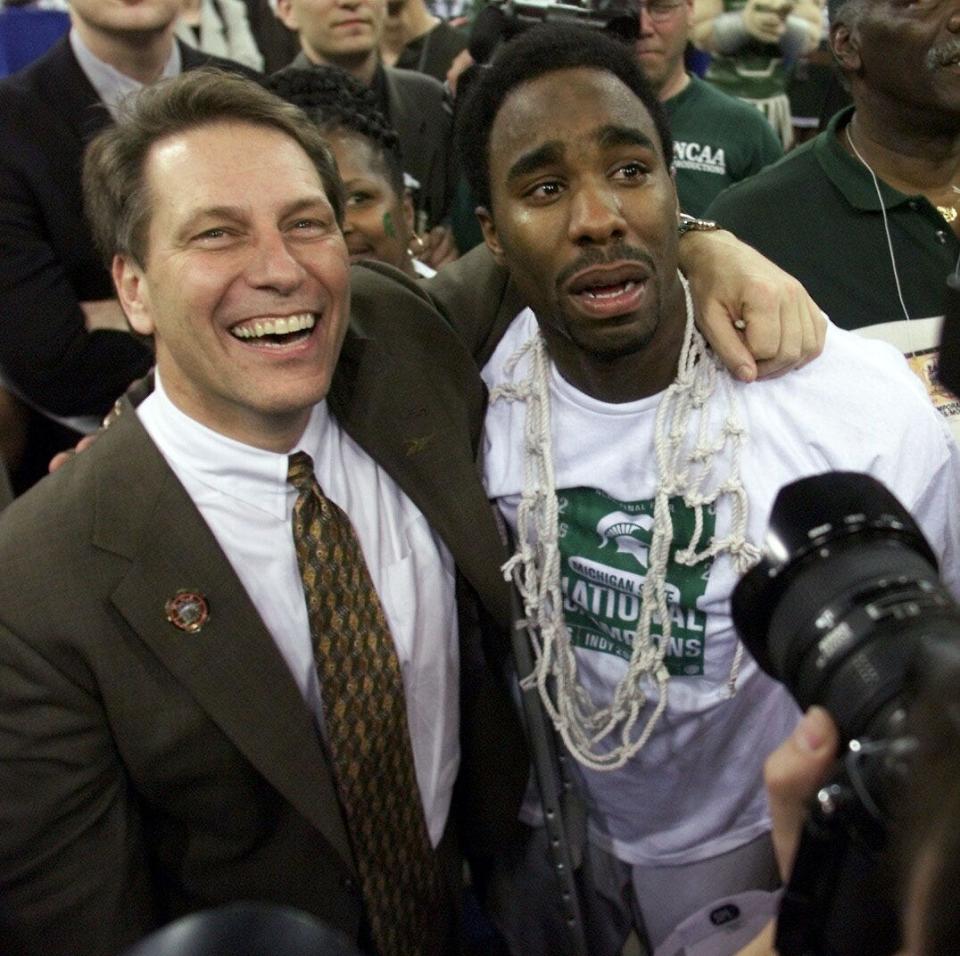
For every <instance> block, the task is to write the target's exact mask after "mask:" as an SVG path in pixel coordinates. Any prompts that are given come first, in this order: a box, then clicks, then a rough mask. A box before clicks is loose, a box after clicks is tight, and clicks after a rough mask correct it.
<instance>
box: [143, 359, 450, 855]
mask: <svg viewBox="0 0 960 956" xmlns="http://www.w3.org/2000/svg"><path fill="white" fill-rule="evenodd" d="M137 414H138V415H139V417H140V420H141V422H142V423H143V426H144V428H146V430H147V432H148V434H149V435H150V437H151V438H152V439H153V441H154V443H155V444H156V445H157V447H158V448H159V449H160V452H161V453H162V454H163V456H164V458H165V459H166V460H167V463H168V464H169V465H170V467H171V468H172V469H173V471H174V473H175V474H176V476H177V478H179V479H180V482H181V483H182V484H183V486H184V488H186V490H187V493H188V494H189V495H190V497H191V498H192V499H193V502H194V504H195V505H196V506H197V508H198V509H199V511H200V514H201V515H203V518H204V520H205V521H206V522H207V524H208V525H209V526H210V529H211V530H212V531H213V534H214V536H215V537H216V539H217V541H218V542H219V543H220V546H221V548H223V551H224V553H225V554H226V556H227V558H228V559H229V561H230V564H231V565H232V566H233V569H234V571H235V572H236V573H237V576H238V577H239V578H240V581H241V582H242V584H243V586H244V588H246V591H247V593H248V594H249V595H250V598H251V600H252V601H253V604H254V606H255V607H256V609H257V611H258V612H259V613H260V616H261V618H262V619H263V622H264V623H265V624H266V626H267V629H268V630H269V631H270V633H271V634H272V635H273V639H274V641H275V642H276V644H277V649H278V650H279V651H280V653H281V654H282V655H283V658H284V660H285V661H286V663H287V666H288V667H289V668H290V672H291V673H292V674H293V677H294V680H295V681H296V682H297V686H298V687H299V688H300V692H301V693H302V694H303V697H304V699H305V700H306V702H307V705H308V706H309V708H310V709H311V711H312V712H313V713H314V714H315V715H316V718H317V722H318V726H319V727H320V728H321V729H322V726H323V715H322V702H321V699H320V687H319V682H318V679H317V673H316V667H315V665H314V659H313V650H312V645H311V638H310V626H309V622H308V620H307V609H306V602H305V600H304V595H303V585H302V583H301V579H300V571H299V568H298V565H297V556H296V552H295V550H294V544H293V532H292V514H293V506H294V504H295V502H296V500H297V492H296V490H295V489H294V488H293V487H292V486H291V485H289V484H288V483H287V458H288V456H287V455H286V454H277V453H275V452H270V451H264V450H262V449H259V448H254V447H252V446H250V445H244V444H241V443H240V442H237V441H234V440H232V439H230V438H227V437H225V436H223V435H220V434H218V433H217V432H214V431H211V430H210V429H209V428H206V427H205V426H204V425H201V424H200V423H199V422H197V421H195V420H194V419H192V418H190V417H188V416H187V415H185V414H184V413H183V412H181V411H180V410H179V409H178V408H177V407H176V406H175V405H174V404H173V402H172V401H171V400H170V398H169V397H168V395H167V394H166V392H165V391H164V389H163V386H162V384H161V382H160V378H159V375H158V376H157V382H156V388H155V390H154V392H153V393H152V394H151V395H150V396H149V397H148V398H147V399H146V400H145V401H144V402H143V403H142V404H141V405H140V406H139V408H138V409H137ZM295 451H305V452H306V453H307V454H309V455H310V457H311V458H312V459H313V462H314V470H315V474H316V477H317V481H318V482H319V483H320V487H321V488H322V489H323V491H324V493H325V494H326V495H327V496H328V497H329V498H330V499H331V500H332V501H334V502H336V503H337V504H338V505H339V506H340V507H341V508H342V509H343V510H344V511H345V512H346V514H348V515H349V517H350V520H351V522H352V523H353V526H354V528H355V530H356V532H357V536H358V538H359V540H360V544H361V547H362V549H363V554H364V557H365V559H366V562H367V566H368V567H369V569H370V575H371V577H372V578H373V583H374V586H375V587H376V589H377V594H378V595H379V596H380V601H381V603H382V605H383V609H384V614H385V616H386V619H387V622H388V624H389V625H390V632H391V634H392V635H393V640H394V643H395V644H396V648H397V655H398V657H399V660H400V667H401V671H402V674H403V686H404V691H405V693H406V700H407V721H408V724H409V727H410V736H411V739H412V743H413V757H414V763H415V766H416V773H417V783H418V785H419V788H420V795H421V798H422V800H423V807H424V814H425V816H426V821H427V828H428V830H429V832H430V838H431V840H432V841H433V844H434V846H436V845H437V843H439V841H440V837H441V836H442V834H443V830H444V827H445V826H446V821H447V814H448V812H449V808H450V797H451V793H452V790H453V782H454V779H455V777H456V774H457V768H458V766H459V761H460V745H459V738H458V729H459V727H458V724H459V699H458V692H459V687H458V676H457V674H458V667H459V647H458V643H457V616H456V607H455V602H454V564H453V559H452V557H451V555H450V553H449V551H448V550H447V548H446V546H445V545H444V544H443V543H442V542H441V541H440V539H439V537H438V536H437V535H436V534H435V533H434V531H433V529H432V528H431V527H430V526H429V525H428V524H427V520H426V518H424V516H423V514H422V513H421V512H420V510H419V509H418V508H417V507H416V506H415V505H414V504H413V502H412V501H411V500H410V499H409V498H408V497H407V496H406V495H405V494H404V493H403V491H401V489H400V488H399V487H398V485H397V484H396V482H395V481H393V479H392V478H391V477H390V476H389V475H388V474H387V473H386V472H385V471H384V470H383V469H382V468H380V466H379V465H378V464H377V463H376V462H375V461H374V460H373V459H372V458H371V457H370V456H369V455H368V454H367V453H366V452H365V451H364V450H363V449H362V448H360V446H359V445H357V443H356V442H354V441H353V439H352V438H350V436H349V435H347V434H346V433H345V432H344V431H343V430H342V429H341V428H340V426H339V425H338V424H337V422H336V420H335V419H334V418H333V416H332V415H331V414H330V413H329V411H328V409H327V406H326V402H321V403H320V404H319V405H317V406H316V407H315V408H314V410H313V413H312V415H311V417H310V422H309V424H308V425H307V428H306V430H305V432H304V434H303V436H302V437H301V439H300V441H299V442H298V443H297V445H296V446H295V447H294V448H292V449H291V450H290V453H291V454H292V453H293V452H295Z"/></svg>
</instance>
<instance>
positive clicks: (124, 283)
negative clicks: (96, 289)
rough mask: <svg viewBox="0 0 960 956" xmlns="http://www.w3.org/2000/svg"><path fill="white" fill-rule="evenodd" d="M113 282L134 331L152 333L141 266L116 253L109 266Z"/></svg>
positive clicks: (144, 278) (145, 285)
mask: <svg viewBox="0 0 960 956" xmlns="http://www.w3.org/2000/svg"><path fill="white" fill-rule="evenodd" d="M110 272H111V274H112V275H113V284H114V286H115V288H116V290H117V298H118V299H119V300H120V308H121V309H123V311H124V314H125V315H126V317H127V321H128V322H129V323H130V327H131V328H132V329H133V331H134V332H137V333H139V334H140V335H153V332H154V324H153V315H152V309H151V307H150V290H149V288H148V286H147V280H146V276H145V275H144V273H143V268H142V267H141V266H140V265H138V264H137V263H136V262H134V260H133V259H132V258H131V257H130V256H129V255H120V254H117V255H115V256H114V257H113V263H112V264H111V267H110Z"/></svg>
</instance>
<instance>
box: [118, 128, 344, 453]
mask: <svg viewBox="0 0 960 956" xmlns="http://www.w3.org/2000/svg"><path fill="white" fill-rule="evenodd" d="M145 172H146V175H145V179H146V184H147V190H148V194H149V202H150V208H151V216H150V221H149V228H148V230H147V243H146V250H147V251H146V255H145V256H144V260H145V261H144V262H143V263H137V262H135V261H134V260H133V259H132V258H131V257H130V256H118V257H116V258H115V260H114V267H113V273H114V280H115V282H116V285H117V290H118V293H119V296H120V300H121V302H122V304H123V306H124V310H125V311H126V313H127V316H128V318H129V319H130V323H131V325H132V326H133V328H134V329H135V330H136V331H138V332H140V333H142V334H144V335H153V337H154V340H155V344H156V354H157V369H158V371H159V374H160V378H161V381H162V382H163V384H164V387H165V388H166V390H167V392H168V394H169V395H170V397H171V399H172V400H173V401H174V403H175V404H176V405H177V406H178V407H179V408H180V409H181V410H182V411H184V412H185V413H186V414H188V415H190V416H191V417H192V418H195V419H196V420H197V421H199V422H201V423H203V424H204V425H206V426H207V427H209V428H211V429H213V430H214V431H217V432H219V433H221V434H224V435H227V436H229V437H231V438H235V439H237V440H238V441H243V442H245V443H247V444H251V445H255V446H257V447H262V448H271V449H274V450H277V451H285V450H287V448H289V447H290V446H291V445H292V444H293V443H294V442H296V440H297V439H298V438H299V436H300V434H301V432H302V430H303V428H304V427H305V425H306V422H307V419H308V418H309V415H310V410H311V409H312V408H313V406H314V405H315V404H316V403H317V402H318V401H320V400H321V399H322V398H323V397H324V396H325V395H326V393H327V390H328V388H329V387H330V381H331V378H332V376H333V370H334V368H335V366H336V363H337V358H338V357H339V354H340V347H341V345H342V343H343V336H344V333H345V331H346V326H347V321H348V317H349V311H350V286H349V262H348V258H347V250H346V246H345V244H344V241H343V236H342V234H341V232H340V228H339V226H338V225H337V222H336V218H335V215H334V211H333V209H332V207H331V205H330V202H329V200H328V198H327V195H326V193H325V192H324V188H323V184H322V182H321V179H320V175H319V173H318V172H317V170H316V167H315V166H314V165H313V163H312V161H311V160H310V157H309V156H308V155H307V154H306V153H305V152H304V150H303V149H302V148H301V147H300V146H299V144H298V143H297V142H295V141H294V140H293V139H291V138H290V137H288V136H287V135H285V134H284V133H281V132H280V131H278V130H275V129H272V128H268V127H262V126H256V125H252V124H248V123H238V122H220V123H216V124H212V125H207V126H201V127H198V128H195V129H191V130H188V131H186V132H183V133H178V134H176V135H173V136H169V137H167V138H166V139H163V140H160V141H159V142H158V143H156V144H155V145H154V146H153V147H152V148H151V150H150V152H149V154H148V156H147V160H146V171H145Z"/></svg>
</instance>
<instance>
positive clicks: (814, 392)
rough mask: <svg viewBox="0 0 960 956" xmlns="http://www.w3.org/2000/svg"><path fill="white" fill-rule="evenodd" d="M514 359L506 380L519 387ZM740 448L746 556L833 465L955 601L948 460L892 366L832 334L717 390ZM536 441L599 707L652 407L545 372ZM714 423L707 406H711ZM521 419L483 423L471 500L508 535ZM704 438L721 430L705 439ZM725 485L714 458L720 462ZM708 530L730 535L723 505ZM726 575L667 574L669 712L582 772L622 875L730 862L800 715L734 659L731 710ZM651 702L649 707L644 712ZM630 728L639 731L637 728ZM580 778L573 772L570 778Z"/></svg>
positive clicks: (956, 486) (680, 528) (888, 357)
mask: <svg viewBox="0 0 960 956" xmlns="http://www.w3.org/2000/svg"><path fill="white" fill-rule="evenodd" d="M535 330H536V319H535V317H534V315H533V313H532V312H530V310H526V311H525V312H524V313H521V314H520V315H519V316H518V317H517V319H516V320H515V321H514V323H513V325H512V326H511V327H510V329H509V330H508V332H507V334H506V336H505V337H504V339H503V340H502V341H501V343H500V344H499V346H498V348H497V350H496V351H495V352H494V354H493V356H492V357H491V359H490V361H489V363H488V364H487V366H486V367H485V369H484V371H483V377H484V379H485V381H486V383H487V385H488V386H489V387H490V388H493V387H495V386H496V385H497V384H500V383H501V382H502V381H504V376H505V371H504V364H505V362H506V361H507V360H508V359H509V358H510V356H511V355H513V353H514V352H515V351H516V349H517V348H518V347H520V346H521V345H522V344H523V343H524V342H526V341H527V340H528V339H529V338H530V336H531V335H533V334H534V332H535ZM527 374H528V360H527V358H524V359H523V361H521V362H520V363H519V365H518V366H517V369H516V371H515V373H514V374H513V376H512V380H514V381H520V380H523V379H525V378H526V377H527ZM730 385H731V388H732V392H733V395H734V398H735V401H736V402H737V403H738V405H739V414H740V417H741V420H742V421H743V423H744V424H745V425H746V429H747V437H746V440H745V446H744V448H743V451H742V464H741V475H742V480H743V484H744V488H745V490H746V493H747V500H748V502H749V515H748V523H747V540H749V541H752V542H753V543H755V544H757V545H759V544H760V543H761V542H762V540H763V535H764V533H765V531H766V527H767V524H768V520H769V516H770V510H771V507H772V505H773V501H774V498H775V497H776V494H777V492H778V491H779V489H780V488H781V487H782V486H783V485H785V484H787V483H789V482H791V481H794V480H796V479H798V478H801V477H804V476H809V475H814V474H820V473H822V472H825V471H830V470H835V469H841V470H847V471H862V472H868V473H869V474H871V475H873V476H874V477H875V478H877V479H879V480H880V481H882V482H883V483H884V484H886V485H887V487H889V488H890V489H891V491H893V493H894V494H895V495H897V497H898V498H899V499H900V500H901V502H902V503H903V504H904V505H905V507H906V508H907V509H908V510H910V511H911V512H912V513H913V515H914V516H915V518H916V519H917V521H918V523H919V524H920V526H921V528H922V529H923V531H924V532H925V534H926V535H927V536H928V538H929V540H930V543H931V546H932V547H933V549H934V551H935V552H936V553H937V555H938V557H940V558H941V560H942V568H941V570H942V573H943V576H944V579H945V581H946V582H947V583H948V585H949V586H950V587H951V590H952V591H953V593H954V594H955V595H957V594H960V574H958V566H957V551H958V542H960V529H958V521H957V510H958V505H960V482H958V477H960V468H958V465H960V453H958V450H957V447H956V445H955V443H954V442H953V441H952V439H951V438H950V436H949V434H948V432H947V430H946V428H945V426H944V424H943V422H942V421H940V419H939V417H938V415H937V413H936V412H935V411H934V409H933V408H932V406H931V405H930V403H929V399H928V398H927V396H926V395H925V393H924V391H923V388H922V386H921V385H920V383H919V381H918V380H917V379H916V378H915V376H913V375H912V374H911V373H910V372H909V371H908V370H907V367H906V365H905V363H904V360H903V357H902V356H901V355H899V354H897V352H896V351H895V350H894V349H893V348H891V347H890V346H888V345H886V344H884V343H879V342H867V341H864V340H863V339H860V338H858V337H856V336H853V335H851V334H850V333H848V332H844V331H842V330H839V329H837V328H835V327H833V326H830V327H829V329H828V334H827V340H826V346H825V348H824V353H823V356H822V357H821V358H820V359H818V360H817V361H816V362H813V363H811V364H810V365H808V366H806V367H805V368H802V369H799V370H798V371H795V372H791V373H789V374H788V375H785V376H783V377H781V378H778V379H774V380H771V381H766V382H758V383H754V384H752V385H742V384H740V383H738V382H735V381H732V380H731V381H730ZM550 399H551V406H552V407H551V431H552V441H553V455H554V468H555V474H556V487H557V489H558V501H559V506H560V518H559V521H560V534H561V555H562V571H561V575H562V579H563V586H564V593H565V620H566V623H567V626H568V628H570V630H571V635H572V637H573V640H574V644H575V645H576V646H577V648H578V650H577V660H578V669H579V674H580V680H581V682H582V684H583V685H584V686H585V687H586V688H587V689H588V691H589V692H590V693H591V694H592V695H593V697H594V700H595V701H597V702H606V701H608V700H609V699H610V693H611V688H612V687H613V685H614V684H615V683H616V682H618V681H619V680H620V678H621V677H622V676H623V674H624V673H625V671H626V667H627V662H626V659H627V658H628V657H629V653H630V647H631V644H632V638H633V633H632V630H631V629H632V628H635V627H636V621H637V618H638V615H639V597H638V595H639V590H640V585H641V583H642V581H643V576H644V574H645V570H646V563H647V545H648V544H649V541H650V537H651V530H650V529H651V527H652V515H653V498H654V495H655V490H656V483H657V473H656V461H655V455H654V420H655V416H656V411H657V406H658V404H659V401H660V396H659V395H654V396H651V397H649V398H645V399H641V400H639V401H635V402H629V403H625V404H619V405H612V404H606V403H604V402H600V401H596V400H595V399H593V398H591V397H589V396H587V395H585V394H583V393H582V392H579V391H578V390H576V389H575V388H573V387H572V386H571V385H570V384H569V383H567V382H566V381H564V380H563V379H562V378H561V377H560V376H559V374H558V373H557V372H556V369H552V376H551V383H550ZM709 411H710V413H711V415H712V416H713V417H715V418H718V417H719V415H720V413H721V411H722V409H721V408H719V407H718V403H717V402H713V403H712V404H711V405H710V409H709ZM524 419H525V406H524V405H523V403H521V402H511V401H506V400H500V401H497V402H496V403H494V404H492V405H491V407H490V409H489V411H488V413H487V419H486V449H485V464H484V468H485V480H486V485H487V491H488V493H489V495H490V497H491V498H493V499H495V500H496V501H497V503H498V505H499V507H500V508H501V510H502V512H503V514H504V516H505V518H506V520H507V522H508V523H509V524H510V525H511V527H513V528H515V523H516V509H517V505H518V503H519V496H520V491H521V489H522V485H523V447H524V439H523V429H524ZM714 434H719V432H718V431H715V432H714ZM718 467H719V468H720V473H721V474H726V473H727V471H728V469H729V462H728V461H726V460H723V461H720V462H719V463H718ZM672 518H673V521H674V528H675V533H674V541H675V542H680V543H681V544H682V543H686V541H687V540H688V539H689V533H690V530H691V529H692V516H691V514H690V511H689V509H686V508H685V506H682V503H681V502H675V508H674V510H673V512H672ZM705 520H706V523H707V525H708V534H707V535H705V536H704V539H703V540H708V539H709V538H710V537H712V536H713V533H711V532H710V529H709V525H710V524H711V523H714V522H715V533H716V534H720V535H724V534H726V533H727V532H728V530H729V527H730V520H731V514H730V506H729V503H723V502H722V503H721V504H720V505H719V506H718V508H717V509H716V514H715V515H714V514H711V513H707V514H706V516H705ZM737 580H738V575H737V574H736V571H735V569H734V567H733V563H732V561H731V560H730V558H729V557H728V556H726V555H723V556H721V557H719V558H717V559H716V560H714V561H713V562H712V567H711V566H709V564H700V565H697V566H696V567H694V568H691V569H679V568H678V567H677V566H676V565H675V564H673V562H672V561H671V563H670V567H669V568H668V573H667V581H668V592H669V593H670V594H671V595H673V596H674V597H676V596H677V595H679V601H677V602H676V605H675V611H674V614H673V621H672V629H673V636H672V639H671V647H670V649H669V651H668V654H667V658H666V663H667V665H668V667H669V668H670V670H671V674H672V677H671V680H670V682H669V685H668V705H667V709H666V711H665V713H664V714H663V716H662V717H661V718H660V722H659V724H658V725H657V729H656V730H655V731H654V734H653V736H652V737H651V739H650V740H649V741H648V742H647V744H646V746H645V747H644V748H643V749H642V750H641V751H640V752H639V753H638V754H637V755H636V756H635V757H634V758H633V759H632V760H630V761H629V762H628V763H627V765H626V766H624V767H623V768H622V769H620V770H613V771H590V770H586V769H584V768H582V767H580V768H579V769H580V772H581V774H582V777H583V783H584V793H585V796H586V799H587V807H588V819H589V823H590V834H591V838H592V839H593V840H594V841H595V842H596V843H598V844H599V845H601V846H602V847H604V848H605V849H607V850H608V851H609V852H612V853H614V854H615V855H616V856H617V857H619V858H620V859H621V860H624V861H625V862H627V863H631V864H638V865H644V866H650V865H663V864H667V865H669V864H682V863H689V862H693V861H695V860H701V859H706V858H709V857H712V856H715V855H718V854H720V853H724V852H726V851H728V850H731V849H734V848H735V847H737V846H740V845H742V844H744V843H746V842H748V841H749V840H751V839H753V838H754V837H756V836H757V835H759V834H760V833H761V832H763V831H764V830H766V829H768V828H769V819H768V814H767V805H766V797H765V792H764V789H763V785H762V779H761V769H762V765H763V761H764V759H765V757H766V755H767V754H768V753H769V752H770V751H771V750H773V749H774V748H775V747H776V746H777V745H778V744H779V743H780V742H781V741H782V740H783V739H784V738H785V737H786V736H787V735H788V734H789V733H790V732H791V730H792V729H793V727H794V725H795V723H796V720H797V717H798V711H797V709H796V707H795V705H794V704H793V702H792V700H791V698H790V697H789V695H788V694H787V692H786V690H785V689H783V688H782V687H781V686H780V685H778V684H776V683H774V682H773V681H772V680H770V679H769V678H768V677H766V675H764V674H763V673H762V672H761V671H760V670H759V668H757V666H756V664H755V663H754V662H753V660H752V659H751V658H750V657H749V655H746V656H745V658H744V661H743V664H742V667H741V669H740V674H739V678H738V680H737V691H736V694H735V695H734V696H732V697H731V695H730V692H729V688H728V686H727V682H728V679H729V676H730V673H731V667H732V664H733V656H734V653H735V651H736V647H737V639H736V635H735V633H734V630H733V625H732V621H731V618H730V601H729V599H730V594H731V591H732V589H733V587H734V586H735V584H736V583H737ZM649 706H650V705H648V707H649ZM638 726H639V727H642V726H643V720H642V718H641V722H640V723H639V725H638ZM578 766H579V765H578Z"/></svg>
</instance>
